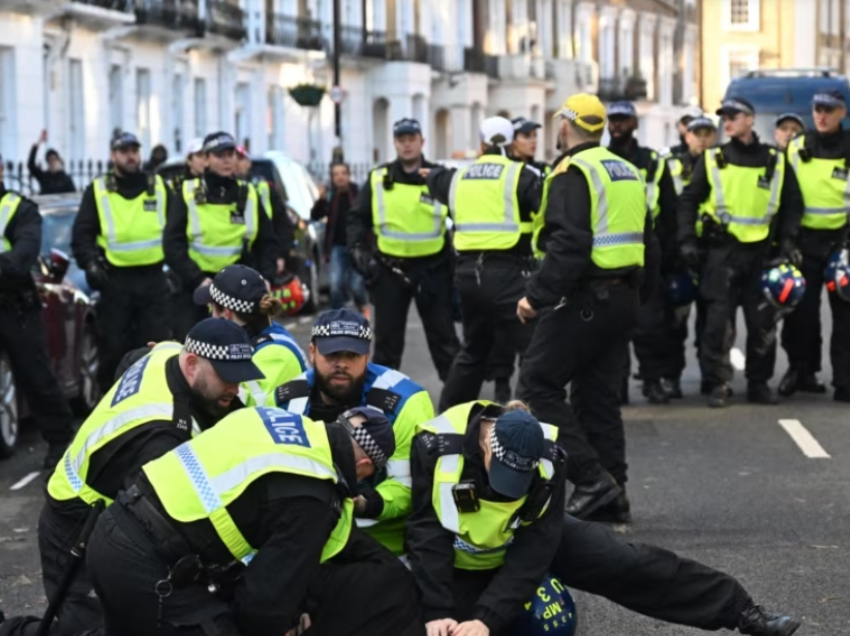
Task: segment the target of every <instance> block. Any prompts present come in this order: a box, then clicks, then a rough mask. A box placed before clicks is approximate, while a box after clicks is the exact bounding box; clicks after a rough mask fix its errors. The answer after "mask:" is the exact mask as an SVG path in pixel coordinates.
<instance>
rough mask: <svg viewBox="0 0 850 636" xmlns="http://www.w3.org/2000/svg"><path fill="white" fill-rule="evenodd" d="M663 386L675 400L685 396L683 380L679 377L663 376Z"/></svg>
mask: <svg viewBox="0 0 850 636" xmlns="http://www.w3.org/2000/svg"><path fill="white" fill-rule="evenodd" d="M661 388H662V389H664V392H665V393H666V394H667V395H668V396H669V397H670V398H671V399H673V400H680V399H682V398H683V397H684V394H683V393H682V381H681V380H680V379H679V378H661Z"/></svg>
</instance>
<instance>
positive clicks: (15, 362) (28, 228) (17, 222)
mask: <svg viewBox="0 0 850 636" xmlns="http://www.w3.org/2000/svg"><path fill="white" fill-rule="evenodd" d="M2 163H3V162H2V158H0V351H3V352H5V353H6V354H7V355H8V356H9V362H11V365H12V372H13V373H14V375H15V382H16V383H17V385H18V387H19V388H20V390H21V393H23V395H24V397H25V398H26V400H27V404H28V405H29V407H30V410H31V411H32V414H33V418H34V419H35V421H36V423H37V424H38V426H39V428H40V429H41V434H42V436H43V437H44V439H45V441H46V442H47V445H48V448H47V455H46V456H45V458H44V467H45V468H53V467H54V466H55V465H56V462H58V461H59V459H60V458H61V457H62V453H63V452H64V451H65V447H66V446H67V445H68V442H70V441H71V438H72V437H73V429H72V428H71V423H72V422H71V420H72V414H71V408H70V406H68V401H67V400H66V399H65V396H64V395H63V394H62V389H61V388H60V386H59V383H58V382H57V380H56V376H55V375H54V374H53V371H52V369H51V365H50V356H49V354H48V350H47V335H46V333H45V330H44V323H43V322H42V316H41V299H40V298H39V297H38V292H37V291H36V288H35V282H34V281H33V279H32V268H33V265H35V263H36V260H37V259H38V255H39V252H40V251H41V214H39V211H38V206H37V205H36V204H35V203H34V202H33V201H30V200H29V199H27V198H25V197H23V196H21V195H20V194H19V193H17V192H14V191H12V190H6V188H5V186H4V185H3V165H2ZM4 450H5V451H7V452H12V450H13V449H11V448H8V449H6V448H4Z"/></svg>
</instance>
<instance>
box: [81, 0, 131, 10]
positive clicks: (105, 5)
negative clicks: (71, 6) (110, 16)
mask: <svg viewBox="0 0 850 636" xmlns="http://www.w3.org/2000/svg"><path fill="white" fill-rule="evenodd" d="M72 2H74V3H75V4H85V5H88V6H90V7H99V8H101V9H110V10H112V11H120V12H122V13H131V12H132V11H133V9H134V8H135V5H136V2H134V0H72Z"/></svg>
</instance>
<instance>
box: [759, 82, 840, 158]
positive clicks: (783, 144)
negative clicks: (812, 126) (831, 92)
mask: <svg viewBox="0 0 850 636" xmlns="http://www.w3.org/2000/svg"><path fill="white" fill-rule="evenodd" d="M843 97H844V96H843V95H842V99H843ZM805 129H806V125H805V124H804V123H803V119H802V118H801V117H800V116H799V115H798V114H796V113H782V114H781V115H780V116H779V117H777V118H776V129H775V130H774V131H773V138H774V139H775V140H776V147H777V148H779V149H780V150H783V151H784V150H786V149H787V148H788V144H789V143H791V140H792V139H794V137H796V136H797V135H799V134H800V133H801V132H803V131H804V130H805Z"/></svg>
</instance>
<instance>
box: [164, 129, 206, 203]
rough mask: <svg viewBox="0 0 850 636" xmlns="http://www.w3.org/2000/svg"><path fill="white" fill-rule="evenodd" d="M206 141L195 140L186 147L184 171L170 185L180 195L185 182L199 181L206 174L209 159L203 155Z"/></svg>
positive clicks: (201, 139)
mask: <svg viewBox="0 0 850 636" xmlns="http://www.w3.org/2000/svg"><path fill="white" fill-rule="evenodd" d="M203 149H204V140H203V138H201V137H198V138H196V139H193V140H192V141H190V142H189V145H188V146H186V165H185V166H184V167H183V170H182V171H180V173H178V174H177V175H175V176H174V178H173V179H171V181H169V182H168V185H169V186H170V187H171V189H172V190H174V192H176V193H177V194H178V195H179V194H180V192H181V190H182V189H183V182H184V181H186V180H187V179H188V180H191V179H197V178H198V177H200V176H202V175H203V174H204V169H205V168H206V167H207V158H206V155H204V153H203Z"/></svg>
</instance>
